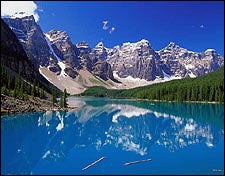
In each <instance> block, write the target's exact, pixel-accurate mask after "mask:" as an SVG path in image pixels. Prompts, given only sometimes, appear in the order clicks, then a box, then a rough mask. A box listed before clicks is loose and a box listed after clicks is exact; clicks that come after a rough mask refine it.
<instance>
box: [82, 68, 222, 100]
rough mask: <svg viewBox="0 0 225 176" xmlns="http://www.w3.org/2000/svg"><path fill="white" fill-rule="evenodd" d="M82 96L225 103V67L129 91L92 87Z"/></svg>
mask: <svg viewBox="0 0 225 176" xmlns="http://www.w3.org/2000/svg"><path fill="white" fill-rule="evenodd" d="M81 95H84V96H96V97H111V98H137V99H148V100H165V101H180V102H182V101H210V102H211V101H216V102H224V67H222V68H220V69H219V70H217V71H215V72H212V73H209V74H208V75H204V76H199V77H197V78H185V79H182V80H173V81H168V82H164V83H158V84H153V85H149V86H144V87H138V88H134V89H129V90H108V89H106V88H103V87H91V88H88V89H87V90H86V91H85V92H84V93H82V94H81Z"/></svg>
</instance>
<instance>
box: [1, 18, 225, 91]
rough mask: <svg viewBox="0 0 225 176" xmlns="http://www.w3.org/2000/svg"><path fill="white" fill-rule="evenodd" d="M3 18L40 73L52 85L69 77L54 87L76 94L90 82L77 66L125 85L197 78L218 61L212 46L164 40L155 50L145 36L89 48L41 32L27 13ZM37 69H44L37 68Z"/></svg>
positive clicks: (58, 33)
mask: <svg viewBox="0 0 225 176" xmlns="http://www.w3.org/2000/svg"><path fill="white" fill-rule="evenodd" d="M4 20H5V21H6V22H7V24H8V25H9V26H11V28H12V29H14V32H15V33H16V35H17V37H18V39H19V40H20V42H21V43H22V44H23V47H24V48H25V50H26V51H27V52H28V53H29V56H30V57H31V60H32V62H33V63H35V65H36V66H37V68H39V71H40V73H41V74H42V75H43V76H45V77H46V78H47V79H48V80H49V81H50V82H52V83H53V84H55V85H58V87H59V84H60V83H59V82H60V80H62V79H64V80H65V81H64V82H66V80H70V81H71V84H70V85H69V86H67V85H64V86H63V87H62V86H61V87H60V89H63V88H67V89H70V91H69V93H72V94H74V93H75V94H76V93H78V94H79V93H81V92H82V91H84V90H85V89H86V87H89V86H93V84H83V83H82V84H81V83H80V82H79V81H78V80H79V79H80V78H81V75H80V71H81V70H86V71H87V72H89V73H90V74H91V75H92V76H93V78H92V79H95V82H96V79H100V80H101V81H103V82H105V83H106V82H108V83H109V82H110V83H109V84H108V86H107V88H115V89H118V88H122V89H129V88H133V87H137V86H144V85H147V84H153V83H157V82H164V81H168V80H172V79H181V78H185V77H197V76H200V75H204V74H207V73H209V72H212V71H215V70H217V69H219V68H220V67H221V66H223V65H224V58H223V57H222V56H220V55H219V54H218V53H217V52H216V50H214V49H207V50H206V51H204V52H193V51H188V50H187V49H185V48H182V47H180V46H178V45H177V44H175V43H174V42H170V43H169V44H168V45H167V46H166V47H164V48H162V49H161V50H159V51H155V50H154V49H153V47H152V46H151V44H150V42H149V41H148V40H146V39H142V40H140V41H138V42H136V43H131V42H125V43H123V44H122V45H121V46H119V45H117V46H115V47H113V48H106V47H105V46H104V43H103V42H99V43H97V45H96V46H95V47H94V48H91V47H90V46H89V44H88V43H87V42H85V41H82V42H80V43H77V44H74V43H72V41H71V39H70V37H69V35H68V33H67V32H66V31H61V30H56V29H53V30H50V31H49V32H47V33H43V31H42V30H41V27H40V26H39V25H38V24H37V23H36V22H35V21H34V18H33V17H32V16H30V17H22V18H13V19H11V18H4ZM24 26H25V27H24ZM37 41H38V42H39V43H38V42H37ZM40 48H41V51H40ZM43 69H45V71H41V70H43ZM49 71H50V72H49ZM52 73H53V74H52ZM50 75H52V76H50ZM50 77H51V78H50ZM95 77H96V78H95ZM85 79H86V78H85ZM88 79H89V78H88ZM87 81H88V80H87ZM88 82H89V81H88ZM106 84H107V83H106ZM96 85H98V83H96ZM72 87H74V90H72V89H73V88H72ZM78 89H79V91H78Z"/></svg>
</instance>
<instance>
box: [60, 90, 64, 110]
mask: <svg viewBox="0 0 225 176" xmlns="http://www.w3.org/2000/svg"><path fill="white" fill-rule="evenodd" d="M60 106H61V107H62V108H63V107H64V102H63V92H60Z"/></svg>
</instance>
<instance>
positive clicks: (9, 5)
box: [1, 1, 39, 22]
mask: <svg viewBox="0 0 225 176" xmlns="http://www.w3.org/2000/svg"><path fill="white" fill-rule="evenodd" d="M37 10H38V7H37V5H36V4H35V3H34V1H1V16H11V15H14V14H15V13H17V12H26V14H27V15H33V16H34V19H35V21H36V22H37V21H38V20H39V16H38V14H37Z"/></svg>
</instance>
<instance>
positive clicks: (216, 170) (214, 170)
mask: <svg viewBox="0 0 225 176" xmlns="http://www.w3.org/2000/svg"><path fill="white" fill-rule="evenodd" d="M212 171H213V172H224V170H221V169H213V170H212Z"/></svg>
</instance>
